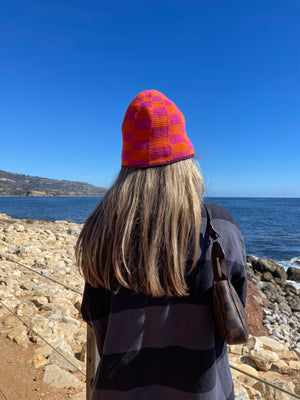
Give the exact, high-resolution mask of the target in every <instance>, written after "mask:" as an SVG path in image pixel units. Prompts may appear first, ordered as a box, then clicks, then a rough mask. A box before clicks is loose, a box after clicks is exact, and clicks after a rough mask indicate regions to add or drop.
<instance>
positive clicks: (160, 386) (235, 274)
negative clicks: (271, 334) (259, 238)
mask: <svg viewBox="0 0 300 400" xmlns="http://www.w3.org/2000/svg"><path fill="white" fill-rule="evenodd" d="M211 211H212V217H213V224H214V227H215V229H216V230H217V231H218V232H219V234H220V242H221V245H222V247H223V249H224V251H225V257H226V263H227V272H228V278H229V279H230V280H231V282H232V284H233V285H234V287H235V288H236V290H237V293H238V295H239V296H240V298H241V300H242V302H243V304H244V305H245V300H246V288H247V271H246V255H245V248H244V242H243V239H242V236H241V233H240V231H239V228H238V226H237V224H236V222H235V221H234V219H233V217H232V216H231V214H230V213H229V212H228V211H226V210H224V209H223V208H222V207H220V206H218V205H216V204H213V205H211ZM211 246H212V242H211V240H210V238H209V234H208V230H207V218H206V213H205V210H204V209H203V210H202V223H201V235H200V243H199V251H198V261H197V264H196V267H195V269H194V270H193V272H192V273H191V274H190V275H189V276H188V278H187V283H188V287H189V295H188V296H186V297H168V296H165V297H160V298H153V297H150V296H145V295H143V294H134V293H133V292H131V291H130V290H128V289H125V288H121V289H120V290H119V292H118V293H117V294H112V293H111V292H108V291H106V290H105V289H101V288H100V289H95V288H93V287H91V286H90V285H89V284H88V283H86V285H85V290H84V296H83V301H82V307H81V312H82V316H83V318H84V319H85V320H86V321H87V322H88V323H89V324H90V325H91V326H92V329H93V331H94V334H95V338H96V342H97V347H98V350H99V354H100V363H99V366H98V368H97V371H96V375H95V379H94V382H93V387H92V395H91V399H92V400H134V399H137V400H166V399H172V400H200V399H201V400H233V399H234V393H233V383H232V377H231V373H230V369H229V364H228V356H227V346H226V343H225V342H224V341H223V339H222V338H221V337H220V336H219V334H218V332H217V331H216V329H215V326H214V321H213V313H212V300H211V289H212V283H213V273H212V265H211V258H210V254H211Z"/></svg>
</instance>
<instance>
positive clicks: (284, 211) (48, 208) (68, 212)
mask: <svg viewBox="0 0 300 400" xmlns="http://www.w3.org/2000/svg"><path fill="white" fill-rule="evenodd" d="M99 200H100V198H99V197H0V212H3V213H5V214H7V215H9V216H11V217H12V218H26V219H39V220H47V221H56V220H67V219H70V220H72V221H73V222H77V223H82V222H84V220H85V219H86V218H87V216H88V215H89V213H90V212H91V211H92V210H93V208H94V207H95V206H96V204H97V203H98V202H99ZM205 202H207V203H218V204H219V205H221V206H222V207H224V208H226V209H227V210H228V211H229V212H230V213H231V214H232V215H233V217H234V219H235V220H236V222H237V223H238V225H239V227H240V230H241V232H242V235H243V237H244V240H245V246H246V252H247V254H251V255H253V256H256V257H262V258H270V259H272V260H274V261H276V262H278V263H279V264H281V265H283V266H284V267H285V268H287V267H289V266H294V267H297V268H300V198H245V197H243V198H238V197H207V198H205Z"/></svg>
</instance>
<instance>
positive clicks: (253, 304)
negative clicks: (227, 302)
mask: <svg viewBox="0 0 300 400" xmlns="http://www.w3.org/2000/svg"><path fill="white" fill-rule="evenodd" d="M262 306H264V307H268V306H269V302H268V300H267V299H265V298H264V297H263V296H262V295H261V293H260V292H259V290H258V289H257V288H256V286H255V285H254V284H253V283H252V282H250V281H248V292H247V301H246V315H247V319H248V325H249V332H250V334H251V335H253V336H263V335H268V334H269V331H268V330H267V328H266V327H265V326H264V325H263V310H262Z"/></svg>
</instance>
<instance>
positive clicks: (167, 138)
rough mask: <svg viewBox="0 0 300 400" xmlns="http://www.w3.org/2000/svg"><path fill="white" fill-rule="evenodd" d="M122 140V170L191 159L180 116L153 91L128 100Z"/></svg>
mask: <svg viewBox="0 0 300 400" xmlns="http://www.w3.org/2000/svg"><path fill="white" fill-rule="evenodd" d="M122 136H123V149H122V167H125V168H141V167H153V166H155V165H165V164H171V163H173V162H176V161H180V160H186V159H187V158H191V157H193V155H194V148H193V145H192V143H191V141H190V140H189V138H188V137H187V134H186V131H185V119H184V116H183V114H182V112H181V111H180V110H179V109H178V108H177V106H176V105H175V104H174V103H173V102H172V101H171V100H169V99H168V98H167V97H166V96H165V95H164V94H162V93H160V92H158V91H157V90H144V91H143V92H141V93H139V94H138V95H137V96H136V97H135V98H134V99H133V100H132V102H131V103H130V104H129V107H128V109H127V111H126V113H125V117H124V120H123V124H122Z"/></svg>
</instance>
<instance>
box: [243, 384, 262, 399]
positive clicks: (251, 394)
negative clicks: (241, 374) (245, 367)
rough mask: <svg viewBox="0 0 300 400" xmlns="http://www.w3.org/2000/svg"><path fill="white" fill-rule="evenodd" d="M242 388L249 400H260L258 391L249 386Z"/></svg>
mask: <svg viewBox="0 0 300 400" xmlns="http://www.w3.org/2000/svg"><path fill="white" fill-rule="evenodd" d="M243 386H244V388H245V389H246V390H247V392H248V395H249V398H250V399H251V400H261V399H262V396H261V393H260V392H259V391H258V390H255V389H254V388H253V387H252V386H249V385H245V384H244V385H243Z"/></svg>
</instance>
